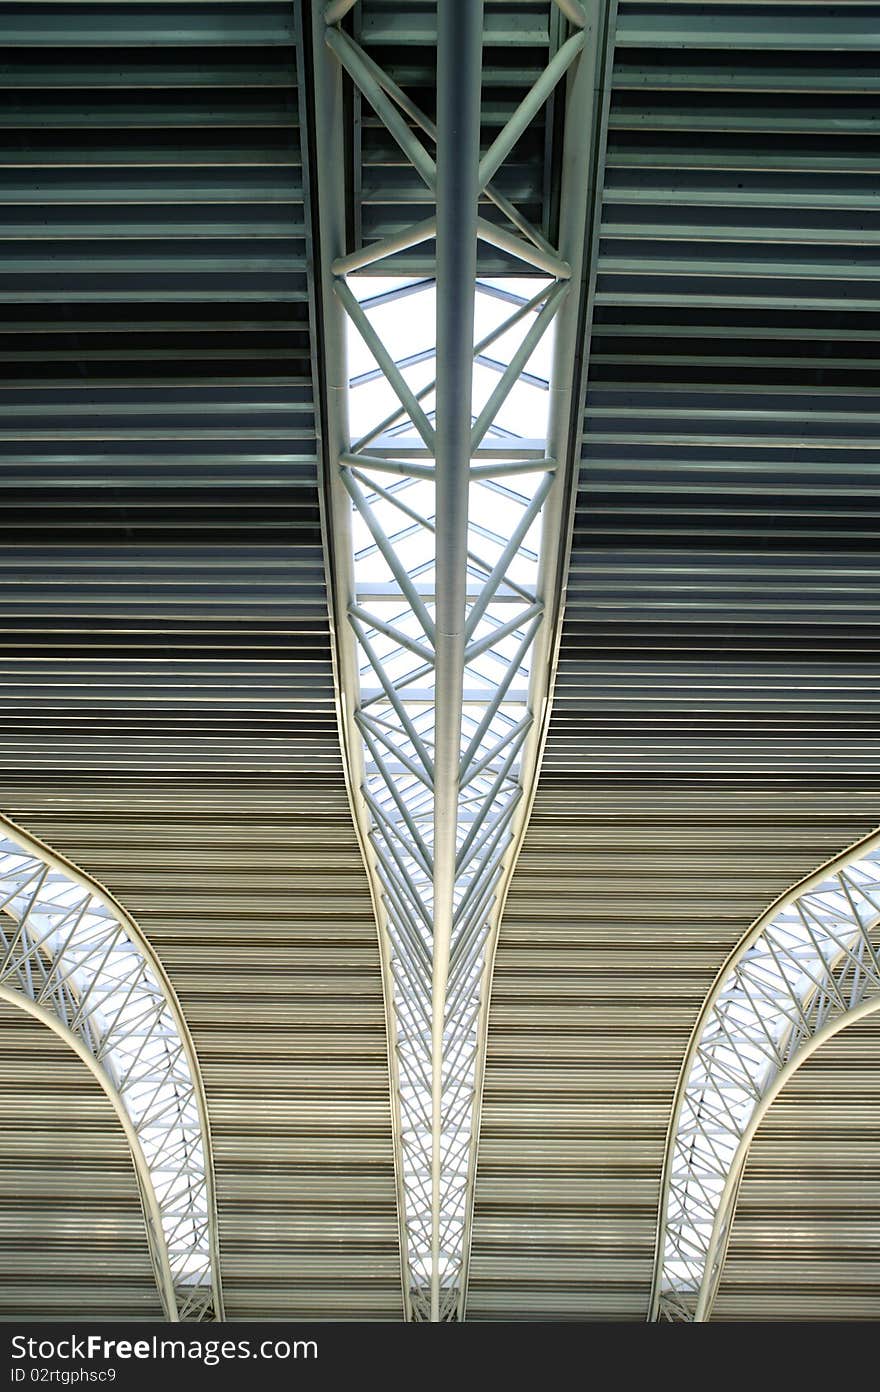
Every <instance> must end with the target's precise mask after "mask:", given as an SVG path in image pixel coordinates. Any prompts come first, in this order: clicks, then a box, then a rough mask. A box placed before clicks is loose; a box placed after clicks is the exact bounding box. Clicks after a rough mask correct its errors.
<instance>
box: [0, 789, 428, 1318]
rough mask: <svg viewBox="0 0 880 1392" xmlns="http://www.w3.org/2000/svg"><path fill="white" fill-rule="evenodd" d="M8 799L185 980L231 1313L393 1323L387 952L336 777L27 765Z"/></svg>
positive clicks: (397, 1307) (13, 811)
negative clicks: (35, 768)
mask: <svg viewBox="0 0 880 1392" xmlns="http://www.w3.org/2000/svg"><path fill="white" fill-rule="evenodd" d="M0 797H2V805H3V806H4V808H5V809H7V810H8V811H9V813H10V815H11V816H12V817H13V818H14V819H15V820H16V821H17V822H19V823H20V824H21V825H22V826H24V827H26V828H27V829H28V830H29V831H32V832H34V833H35V834H36V835H38V836H40V837H41V838H43V839H44V840H45V841H47V842H48V843H49V844H51V845H53V846H56V847H58V848H59V849H60V850H62V851H63V852H64V853H65V854H67V855H69V856H70V857H71V858H72V859H73V860H75V861H76V862H77V863H78V864H79V865H81V866H82V867H83V868H84V869H86V870H88V871H89V872H90V873H92V874H94V875H95V876H96V877H97V878H98V879H99V880H100V881H101V882H102V883H104V884H106V885H107V886H108V887H112V890H113V892H114V893H115V894H118V896H119V898H120V899H121V900H122V901H123V902H124V903H125V905H126V907H127V908H128V909H129V911H130V912H131V913H132V914H133V916H134V917H135V919H136V920H137V922H138V924H139V925H140V926H141V928H142V929H143V930H144V932H145V933H146V934H147V936H148V938H149V939H150V942H151V943H152V945H153V946H154V948H155V949H156V951H157V953H158V954H159V957H160V959H161V960H162V962H163V964H164V965H165V967H166V969H167V971H168V974H169V976H170V978H171V980H172V983H173V985H174V987H175V989H176V991H177V993H178V996H179V999H180V1003H181V1006H182V1009H183V1012H184V1016H185V1018H186V1019H187V1021H188V1023H189V1026H190V1029H191V1031H192V1036H193V1041H194V1043H195V1047H196V1053H197V1055H198V1057H199V1060H200V1063H201V1068H202V1077H203V1080H204V1084H205V1094H206V1097H207V1103H208V1114H209V1118H210V1123H211V1130H212V1137H213V1143H214V1165H215V1172H216V1181H217V1208H218V1220H219V1239H220V1263H221V1272H222V1277H223V1290H224V1297H225V1303H226V1312H227V1317H228V1318H229V1319H242V1318H267V1319H271V1318H274V1319H293V1318H299V1319H305V1318H315V1319H322V1318H323V1319H329V1318H336V1319H348V1318H352V1319H354V1318H378V1319H383V1318H384V1319H395V1318H399V1317H400V1312H401V1308H402V1306H401V1287H400V1265H399V1256H398V1238H397V1218H396V1207H395V1190H394V1169H393V1159H392V1151H391V1123H390V1116H389V1108H390V1102H389V1093H388V1067H387V1055H386V1043H385V1020H384V1012H383V1005H382V989H381V975H380V968H379V952H378V946H377V942H376V930H375V925H374V921H373V916H372V909H371V905H370V899H369V895H368V892H367V886H366V879H365V876H364V872H363V868H362V862H361V859H360V854H359V851H358V849H357V844H356V841H355V837H354V831H353V828H352V825H351V817H350V813H349V810H348V803H347V800H346V797H345V792H344V787H343V786H342V782H341V777H340V779H339V780H338V782H337V781H335V780H334V781H331V780H329V779H328V780H325V781H321V780H319V779H316V778H313V779H311V780H309V781H306V780H304V779H299V778H298V779H296V780H295V781H294V780H291V779H289V778H271V777H268V776H262V777H260V778H259V779H255V778H242V779H240V780H233V779H231V778H229V777H228V776H223V775H222V774H220V773H219V772H217V771H216V770H215V771H214V772H213V774H212V776H211V777H210V778H198V779H197V778H195V777H193V776H189V775H187V776H182V775H168V776H161V777H160V776H156V777H153V776H151V777H148V778H138V777H134V776H131V777H127V778H123V777H121V776H117V777H115V778H114V779H112V780H110V779H107V778H101V777H100V776H93V777H91V778H87V777H85V776H83V777H77V778H73V777H71V778H70V779H68V780H66V781H65V782H63V783H61V782H59V780H58V779H56V778H43V779H40V778H38V777H36V776H33V777H32V778H30V779H29V780H27V782H26V783H25V782H24V780H22V782H21V783H13V782H12V781H11V780H8V781H3V782H2V783H0ZM86 1081H87V1082H88V1083H89V1084H91V1079H90V1078H88V1076H87V1078H86ZM132 1183H133V1180H132ZM62 1255H63V1254H62ZM51 1279H54V1280H56V1281H57V1279H58V1275H57V1271H56V1272H55V1273H54V1275H52V1276H51ZM105 1294H107V1293H106V1292H105ZM108 1299H109V1295H108ZM75 1312H76V1295H75V1293H72V1294H71V1304H70V1306H69V1309H68V1313H70V1314H72V1313H75Z"/></svg>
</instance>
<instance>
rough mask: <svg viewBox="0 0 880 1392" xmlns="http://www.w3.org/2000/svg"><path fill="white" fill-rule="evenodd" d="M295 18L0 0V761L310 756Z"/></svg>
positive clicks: (154, 763) (328, 702)
mask: <svg viewBox="0 0 880 1392" xmlns="http://www.w3.org/2000/svg"><path fill="white" fill-rule="evenodd" d="M293 25H294V7H293V6H292V5H290V4H288V3H263V0H261V3H258V4H240V3H239V4H229V3H216V2H215V0H212V2H211V3H184V2H183V0H181V2H180V3H166V4H141V3H137V4H133V3H126V2H125V0H115V3H109V2H108V3H96V4H90V3H70V0H68V3H55V4H43V3H29V4H6V3H4V4H2V5H0V29H2V32H3V42H4V50H5V61H4V64H3V69H2V77H3V92H2V107H0V150H2V154H0V162H2V166H3V168H2V186H0V199H2V202H3V209H2V213H3V219H2V220H3V229H2V239H3V259H2V265H0V311H2V314H0V321H2V322H0V354H2V361H3V377H4V381H3V386H2V388H0V449H2V456H0V458H2V472H0V487H2V506H0V540H2V543H3V553H2V563H0V609H2V631H0V645H2V646H0V653H2V656H0V663H2V675H3V678H4V686H5V689H6V691H5V696H4V701H5V709H6V713H7V714H8V715H9V717H10V719H9V721H8V722H5V723H4V734H3V737H2V743H0V760H2V763H3V764H4V765H6V766H13V767H15V766H18V765H20V764H22V763H23V764H25V765H26V764H27V763H28V761H29V760H30V759H31V757H34V758H36V760H37V761H38V762H40V763H48V764H50V765H51V766H53V767H94V766H95V764H96V763H97V764H98V765H99V766H106V765H107V764H108V763H109V764H113V765H125V766H128V767H132V766H134V767H143V768H155V767H167V766H169V765H175V766H177V765H180V764H181V763H183V764H185V765H187V766H190V767H194V768H195V767H204V766H205V765H206V763H208V764H209V763H210V762H211V761H212V760H213V759H214V758H215V757H217V756H218V754H219V752H220V751H221V750H222V756H223V760H224V765H225V767H227V768H229V767H230V766H231V764H232V763H234V762H238V763H239V764H242V765H244V766H246V767H266V766H269V767H274V768H290V767H293V766H294V765H296V766H298V767H307V766H311V767H314V766H315V764H316V761H320V759H321V758H322V757H323V758H324V759H329V760H331V761H336V759H337V755H336V733H335V723H334V719H333V706H332V685H331V671H330V661H329V649H328V644H327V620H326V605H325V600H324V588H323V563H322V556H321V536H320V526H319V517H318V503H317V492H316V465H315V458H316V440H315V416H314V408H313V401H312V388H311V370H310V357H309V354H310V348H309V327H308V324H309V321H308V302H307V288H306V243H305V233H304V225H305V216H304V209H303V179H302V166H301V159H300V143H299V130H298V107H297V91H296V53H295V49H294V32H293ZM96 731H98V732H99V734H98V736H97V737H96V734H95V732H96ZM294 736H295V737H296V743H295V744H294V740H293V737H294Z"/></svg>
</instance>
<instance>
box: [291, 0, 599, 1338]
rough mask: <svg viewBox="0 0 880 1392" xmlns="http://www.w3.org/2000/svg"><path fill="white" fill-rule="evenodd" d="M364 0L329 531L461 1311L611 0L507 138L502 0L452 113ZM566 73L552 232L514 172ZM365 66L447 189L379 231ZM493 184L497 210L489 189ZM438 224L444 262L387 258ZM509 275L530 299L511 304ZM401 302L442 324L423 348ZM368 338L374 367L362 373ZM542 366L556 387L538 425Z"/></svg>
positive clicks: (547, 652)
mask: <svg viewBox="0 0 880 1392" xmlns="http://www.w3.org/2000/svg"><path fill="white" fill-rule="evenodd" d="M352 8H353V0H349V2H348V3H346V0H337V3H333V4H330V5H329V6H328V7H327V8H326V9H325V10H324V12H323V14H320V13H317V12H316V13H315V14H314V16H313V50H312V52H313V62H314V84H315V111H316V117H315V155H314V159H315V167H316V169H317V171H318V176H317V179H316V183H317V189H316V196H315V202H316V203H317V207H318V210H319V213H318V229H317V231H318V239H319V252H320V255H319V258H318V259H319V269H320V271H321V291H322V299H321V303H320V310H321V316H322V323H321V329H322V334H323V347H324V351H323V354H322V364H321V366H322V370H323V372H324V374H325V379H324V396H325V401H326V402H327V403H328V406H327V412H326V419H325V422H324V436H325V439H324V445H325V464H326V466H327V468H328V473H327V476H326V479H325V486H326V493H327V497H328V503H329V506H328V509H327V511H328V518H327V522H328V526H327V531H328V547H329V549H330V552H331V582H332V589H333V595H334V608H335V621H336V634H335V639H336V663H337V682H338V687H339V691H340V707H341V721H340V725H341V730H342V739H343V748H344V753H345V759H346V766H347V774H348V778H349V783H350V791H351V793H352V802H353V806H354V810H355V816H356V821H357V823H358V827H359V831H360V834H361V838H362V845H363V847H364V851H365V858H366V861H367V866H368V870H369V873H370V877H371V885H372V890H373V898H374V905H375V907H376V913H377V919H378V923H379V930H380V944H381V948H382V960H383V969H384V977H385V996H386V1013H387V1018H388V1028H389V1040H390V1051H389V1052H390V1067H391V1077H392V1095H393V1113H394V1118H393V1119H394V1132H395V1145H396V1163H397V1182H398V1201H399V1211H400V1218H401V1247H402V1253H403V1278H404V1298H405V1305H406V1313H407V1315H408V1316H409V1317H412V1318H415V1319H430V1320H435V1321H436V1320H442V1319H454V1318H457V1317H460V1316H461V1314H462V1312H463V1305H464V1298H465V1287H466V1265H467V1249H468V1242H469V1232H470V1215H471V1208H472V1201H473V1185H474V1174H475V1164H476V1148H477V1137H478V1128H479V1098H480V1091H481V1086H482V1070H483V1056H484V1050H485V1037H486V1018H487V1009H488V997H489V981H490V975H491V962H492V955H493V952H494V944H495V939H496V934H497V929H498V919H499V915H500V910H501V906H502V904H503V899H504V894H505V892H506V886H507V883H508V881H509V877H510V873H511V871H512V868H513V864H514V861H515V857H516V852H517V850H518V847H519V842H520V840H521V836H522V832H523V830H524V826H525V820H526V817H527V812H528V808H529V805H530V797H531V795H532V793H533V790H534V782H535V779H536V775H537V767H538V762H539V756H540V747H541V743H542V739H543V734H544V731H545V727H546V716H547V714H548V709H549V693H550V686H551V681H552V667H553V660H554V655H555V651H556V641H557V629H558V621H559V616H560V613H561V593H562V587H563V586H562V576H563V575H564V567H565V563H566V559H567V545H568V539H569V535H570V515H571V503H572V499H573V493H574V480H575V478H576V457H577V453H578V448H577V445H578V440H579V432H578V430H577V428H576V426H575V424H574V422H575V421H577V420H578V419H579V415H580V405H581V392H580V386H581V380H582V379H581V378H579V376H578V373H579V371H581V369H582V362H581V353H580V351H579V350H580V346H581V345H582V343H583V341H584V322H585V313H586V294H585V288H584V287H585V281H586V280H588V277H586V276H585V274H584V270H585V266H584V259H585V246H586V244H587V235H586V234H587V223H588V220H589V215H590V213H591V212H592V203H591V197H590V189H591V172H592V169H593V165H594V161H595V141H596V139H597V129H598V128H599V126H601V121H597V119H596V107H597V105H600V103H598V100H597V81H596V79H597V67H598V62H599V55H600V53H601V54H602V55H604V51H605V50H604V44H602V43H601V42H600V29H601V30H603V33H604V31H605V28H606V26H607V19H608V6H607V5H599V4H598V3H596V4H592V5H590V6H588V7H587V10H584V8H582V7H581V5H580V4H578V3H575V0H566V3H561V0H560V3H559V4H558V9H559V10H560V11H561V12H562V14H564V15H565V17H566V18H567V20H568V21H569V22H570V30H571V32H570V34H569V37H567V38H565V39H564V41H562V42H561V44H560V46H559V47H558V49H557V50H556V51H555V52H554V53H553V54H552V56H551V57H550V60H549V63H548V66H547V68H546V70H545V71H544V72H543V74H542V75H541V76H540V78H539V79H538V81H537V82H536V83H535V85H534V87H533V89H532V90H531V92H529V94H528V95H527V96H526V97H525V98H524V100H523V101H522V103H521V104H520V106H519V107H518V109H517V110H516V111H514V113H513V114H512V116H511V117H510V119H509V120H508V122H507V124H506V126H505V127H504V128H503V129H502V130H501V132H500V133H498V134H497V135H495V136H494V138H492V139H491V140H490V141H488V148H485V149H484V151H483V153H482V154H481V148H482V146H483V145H485V144H486V142H481V99H480V93H481V64H482V36H483V4H482V0H443V3H441V4H440V5H438V11H437V14H438V50H437V113H436V121H435V120H433V119H429V118H428V117H427V116H426V115H425V114H424V113H423V112H422V111H420V110H418V108H417V107H416V106H415V104H414V103H413V102H412V101H411V99H410V98H409V97H408V95H407V94H406V93H405V92H403V91H402V90H401V89H400V88H399V86H398V85H397V84H396V83H395V82H394V81H393V80H392V78H391V77H390V76H389V75H388V74H387V73H385V72H384V71H383V70H382V68H381V67H380V66H379V65H378V64H377V63H376V62H375V60H374V59H373V58H372V57H371V56H370V55H369V54H368V53H367V52H366V51H365V50H364V49H363V48H362V47H360V46H359V45H358V44H357V43H356V42H355V41H354V40H353V39H352V38H351V37H350V35H349V34H348V33H347V32H346V31H345V30H344V29H342V28H341V27H339V21H340V20H342V19H343V18H344V16H345V15H346V14H347V12H348V11H349V10H351V9H352ZM552 9H553V7H552V6H548V17H549V14H550V13H551V12H552ZM600 20H601V23H600ZM566 75H567V91H566V137H565V150H564V160H563V164H562V187H561V225H560V237H559V244H558V245H557V246H555V247H554V246H552V245H551V244H550V243H549V242H548V241H547V240H546V239H545V237H544V236H543V235H542V234H541V233H540V232H539V231H538V230H537V229H535V228H533V227H531V226H530V225H529V224H528V223H527V222H526V220H525V219H524V218H523V217H522V216H521V215H520V214H519V212H518V211H517V210H516V209H515V208H514V207H513V206H512V205H511V204H510V203H509V202H508V200H507V199H506V198H505V197H504V196H503V195H502V194H501V193H500V192H498V190H497V189H496V188H495V186H494V183H493V180H494V178H495V175H496V174H497V172H498V170H499V169H500V168H501V166H502V165H503V163H504V162H505V160H506V159H507V158H508V156H509V155H510V153H511V151H512V150H513V149H514V147H515V146H516V143H517V141H518V140H519V138H520V136H521V135H522V134H523V132H524V131H525V130H526V128H527V126H528V125H529V123H530V121H532V120H533V119H534V117H535V115H536V114H537V113H538V112H539V111H540V109H541V106H542V105H543V103H544V102H546V100H547V99H548V97H549V95H550V94H551V92H553V90H554V89H555V88H556V87H557V85H558V84H559V83H560V81H561V79H562V78H563V77H566ZM348 83H351V84H353V85H354V87H355V88H356V89H357V90H358V91H359V93H360V94H361V96H362V97H363V98H364V99H365V100H366V101H367V102H368V103H369V105H370V106H371V107H372V109H373V111H374V113H375V114H376V116H378V118H379V119H380V120H381V122H382V123H383V124H384V125H385V127H386V129H387V131H388V132H389V133H390V135H391V136H392V137H393V139H394V140H395V141H396V143H397V144H398V146H399V147H400V149H401V150H402V151H403V153H404V155H405V156H406V157H407V159H408V160H409V162H410V163H411V164H412V166H413V168H414V170H415V171H416V172H417V174H418V176H419V177H420V179H421V180H422V181H423V182H424V183H425V185H426V186H427V188H428V189H429V190H430V193H431V195H432V196H433V198H434V201H435V204H436V215H435V216H433V217H431V218H429V219H427V220H426V221H422V222H420V223H417V224H415V225H413V226H410V227H407V228H405V229H404V230H403V231H400V232H398V233H395V234H394V235H393V236H391V237H389V238H388V239H386V240H385V241H383V242H374V243H372V244H370V245H366V246H359V247H356V248H354V249H353V250H349V249H347V247H346V242H345V190H344V181H343V173H342V171H343V167H344V159H343V147H342V131H343V125H344V120H343V117H344V109H345V107H344V96H345V87H346V84H348ZM313 196H314V195H313ZM487 199H488V200H489V201H490V202H491V203H493V204H494V206H495V208H496V210H497V211H498V212H499V213H500V214H501V215H502V217H501V218H500V219H499V220H497V221H489V220H488V219H487V218H484V217H483V216H481V215H480V211H479V209H480V204H481V201H482V202H485V201H486V200H487ZM481 241H482V242H484V243H486V244H489V245H491V246H493V247H495V248H500V249H502V250H503V251H504V252H505V253H507V255H508V256H509V257H510V258H511V265H512V267H514V268H517V267H518V268H519V269H512V271H511V275H512V276H517V275H519V276H520V277H521V279H520V281H519V282H518V285H519V290H520V293H517V291H516V289H511V288H510V285H511V282H510V281H501V280H497V279H496V280H492V281H485V280H484V281H478V280H477V260H478V243H479V242H481ZM415 246H418V247H419V248H420V249H421V254H422V256H426V257H428V258H430V259H432V261H433V268H432V270H431V271H430V273H428V274H425V275H422V276H420V277H419V278H417V279H414V278H413V277H412V276H410V277H408V278H403V279H401V278H397V279H389V277H394V275H395V268H394V261H393V258H394V256H395V255H396V254H397V253H399V252H401V251H406V250H408V249H410V248H413V247H415ZM368 269H369V270H370V271H371V273H372V275H377V276H378V275H381V276H383V277H385V279H383V280H382V282H381V283H380V284H378V285H377V283H376V282H375V281H374V280H373V279H372V277H371V278H370V279H369V280H365V279H364V276H363V273H364V272H365V271H367V270H368ZM355 272H358V273H359V276H358V277H357V278H352V277H354V273H355ZM536 273H539V277H540V278H538V279H536V278H535V277H536ZM523 275H526V276H530V277H532V279H531V281H530V282H523V280H522V276H523ZM488 298H491V299H492V301H493V304H494V305H495V306H496V308H497V306H498V305H499V303H501V305H502V309H503V311H504V312H503V313H501V314H497V315H496V316H495V318H494V319H493V320H491V322H489V320H487V319H486V316H485V313H484V311H485V307H486V306H485V301H486V300H487V299H488ZM403 300H405V303H402V301H403ZM389 307H390V308H391V310H393V312H390V309H389ZM402 317H403V318H404V319H405V320H408V322H409V323H410V325H415V326H416V329H415V330H414V332H416V335H417V333H418V331H421V332H422V334H423V341H422V342H418V341H416V339H413V336H412V332H411V333H410V336H409V341H408V346H407V347H406V349H405V350H402V349H401V347H400V342H399V340H400V324H401V321H402ZM551 324H552V325H553V326H554V333H555V348H554V350H553V352H552V353H551V352H550V351H549V340H550V338H551V337H552V335H550V334H549V333H548V331H549V330H550V326H551ZM481 325H482V329H481ZM475 337H477V338H478V341H477V342H476V343H475ZM413 344H415V346H413ZM348 354H350V355H351V356H353V357H355V358H357V359H359V361H360V360H362V361H360V365H361V366H362V370H361V371H356V372H354V373H352V374H349V372H348V370H347V368H346V362H347V355H348ZM542 355H543V356H544V357H545V358H547V360H548V362H549V361H550V359H551V358H552V364H553V365H552V370H549V369H548V370H544V369H542V367H541V366H540V360H541V357H542ZM536 361H537V362H538V366H536ZM548 378H549V379H550V380H547V379H548ZM530 389H537V390H538V391H540V390H542V389H543V390H544V392H545V401H546V397H547V396H549V398H550V401H551V406H550V410H549V413H548V412H547V410H546V405H545V407H544V419H543V420H542V421H540V425H536V426H535V427H534V428H533V429H529V430H528V432H524V431H523V430H522V428H521V422H522V419H523V416H524V414H525V415H528V414H529V409H528V407H526V408H523V402H522V396H521V394H522V393H523V392H524V391H528V390H530ZM518 394H519V397H518ZM517 401H518V404H517ZM535 418H536V419H540V412H537V411H536V412H535Z"/></svg>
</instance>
